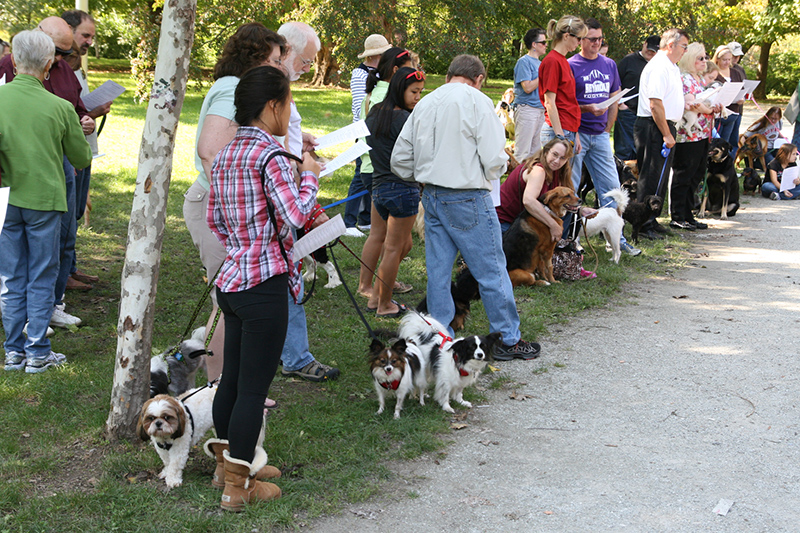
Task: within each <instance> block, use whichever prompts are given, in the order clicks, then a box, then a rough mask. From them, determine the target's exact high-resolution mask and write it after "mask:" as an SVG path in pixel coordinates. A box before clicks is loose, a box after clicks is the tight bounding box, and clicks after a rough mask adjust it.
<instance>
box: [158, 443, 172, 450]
mask: <svg viewBox="0 0 800 533" xmlns="http://www.w3.org/2000/svg"><path fill="white" fill-rule="evenodd" d="M156 446H158V447H159V448H161V449H162V450H169V449H170V448H172V443H171V442H156Z"/></svg>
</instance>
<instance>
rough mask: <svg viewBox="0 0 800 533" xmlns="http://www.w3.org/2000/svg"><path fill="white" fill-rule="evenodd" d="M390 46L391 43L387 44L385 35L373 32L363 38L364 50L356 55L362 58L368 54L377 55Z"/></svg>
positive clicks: (368, 55)
mask: <svg viewBox="0 0 800 533" xmlns="http://www.w3.org/2000/svg"><path fill="white" fill-rule="evenodd" d="M391 47H392V45H390V44H389V41H387V40H386V37H384V36H383V35H380V34H378V33H373V34H372V35H370V36H369V37H367V38H366V39H364V51H363V52H361V53H360V54H358V56H357V57H358V58H359V59H363V58H365V57H370V56H379V55H381V54H382V53H384V52H385V51H386V50H388V49H389V48H391Z"/></svg>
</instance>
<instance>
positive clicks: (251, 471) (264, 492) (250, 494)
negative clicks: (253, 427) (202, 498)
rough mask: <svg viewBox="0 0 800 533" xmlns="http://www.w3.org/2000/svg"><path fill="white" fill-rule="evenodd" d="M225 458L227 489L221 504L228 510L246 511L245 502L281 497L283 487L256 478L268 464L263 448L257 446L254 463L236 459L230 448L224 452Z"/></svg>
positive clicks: (223, 493)
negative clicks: (232, 455)
mask: <svg viewBox="0 0 800 533" xmlns="http://www.w3.org/2000/svg"><path fill="white" fill-rule="evenodd" d="M222 457H223V458H224V460H225V490H224V491H223V492H222V501H221V502H220V506H221V507H222V508H223V509H224V510H226V511H233V512H236V513H238V512H240V511H244V506H245V504H248V503H250V502H255V501H259V500H260V501H267V500H274V499H277V498H280V497H281V489H280V488H279V487H278V486H277V485H273V484H272V483H265V482H264V481H258V480H257V479H256V473H257V472H258V471H259V470H260V469H261V468H263V467H264V465H266V464H267V454H266V453H264V450H263V448H256V456H255V457H254V458H253V462H252V463H248V462H247V461H243V460H241V459H234V458H233V457H231V455H230V451H229V450H224V451H223V452H222Z"/></svg>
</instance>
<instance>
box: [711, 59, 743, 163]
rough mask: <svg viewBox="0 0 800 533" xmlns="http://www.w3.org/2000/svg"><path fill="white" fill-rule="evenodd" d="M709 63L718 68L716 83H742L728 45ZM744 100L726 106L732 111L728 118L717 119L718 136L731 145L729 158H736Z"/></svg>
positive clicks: (741, 70)
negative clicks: (734, 66)
mask: <svg viewBox="0 0 800 533" xmlns="http://www.w3.org/2000/svg"><path fill="white" fill-rule="evenodd" d="M711 61H712V62H713V63H714V64H715V65H717V68H719V74H718V75H717V81H718V82H720V83H725V82H726V81H744V76H743V75H742V72H744V70H743V69H737V68H733V53H732V52H731V49H730V48H728V45H725V44H723V45H720V46H718V47H717V49H716V51H715V52H714V56H713V57H712V58H711ZM743 104H744V100H739V101H738V102H733V103H732V104H731V105H729V106H728V109H730V110H731V111H733V114H731V115H729V116H728V118H720V119H717V123H716V127H717V131H718V133H719V136H720V137H722V138H723V139H725V140H726V141H728V142H729V143H730V145H731V157H734V158H735V157H736V152H737V150H738V149H739V127H740V126H741V124H742V110H743V109H744V105H743Z"/></svg>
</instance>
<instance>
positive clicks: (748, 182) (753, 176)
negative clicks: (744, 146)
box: [741, 167, 761, 194]
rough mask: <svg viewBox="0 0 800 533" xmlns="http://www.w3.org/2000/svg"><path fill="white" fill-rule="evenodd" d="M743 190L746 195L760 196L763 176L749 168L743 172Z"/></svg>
mask: <svg viewBox="0 0 800 533" xmlns="http://www.w3.org/2000/svg"><path fill="white" fill-rule="evenodd" d="M741 178H742V189H744V192H745V193H746V194H758V191H759V190H760V189H761V176H759V175H758V171H757V170H755V169H753V168H750V167H747V168H745V169H743V170H742V176H741Z"/></svg>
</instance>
